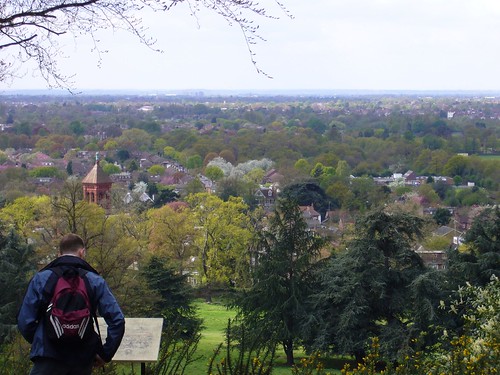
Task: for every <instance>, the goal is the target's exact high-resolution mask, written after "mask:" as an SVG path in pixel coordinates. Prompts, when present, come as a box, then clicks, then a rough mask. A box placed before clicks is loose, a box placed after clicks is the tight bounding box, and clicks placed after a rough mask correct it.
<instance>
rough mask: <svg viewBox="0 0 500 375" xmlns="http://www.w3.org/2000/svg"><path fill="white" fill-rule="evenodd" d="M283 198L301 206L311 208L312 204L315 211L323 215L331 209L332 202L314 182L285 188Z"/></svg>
mask: <svg viewBox="0 0 500 375" xmlns="http://www.w3.org/2000/svg"><path fill="white" fill-rule="evenodd" d="M282 196H283V197H284V198H285V199H288V200H293V201H295V202H297V203H298V205H299V206H310V205H311V204H312V205H314V209H316V210H317V211H318V212H321V213H323V214H324V213H325V212H326V211H327V210H328V209H329V208H331V202H330V200H329V198H328V196H327V195H326V193H325V191H324V190H323V189H322V188H321V187H320V186H319V185H317V184H316V183H312V182H306V183H297V184H291V185H288V186H285V188H284V189H283V192H282Z"/></svg>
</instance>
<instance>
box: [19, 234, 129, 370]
mask: <svg viewBox="0 0 500 375" xmlns="http://www.w3.org/2000/svg"><path fill="white" fill-rule="evenodd" d="M85 251H86V250H85V245H84V243H83V240H82V239H81V238H80V237H79V236H77V235H75V234H68V235H66V236H64V237H63V238H62V239H61V241H60V243H59V257H58V258H56V259H55V260H54V261H52V262H51V263H50V264H48V265H47V266H46V267H45V268H43V269H42V270H41V271H40V272H38V273H37V274H36V275H35V276H34V277H33V279H32V280H31V281H30V283H29V286H28V290H27V292H26V295H25V297H24V300H23V304H22V306H21V309H20V311H19V314H18V328H19V330H20V332H21V334H22V335H23V336H24V338H25V339H26V340H27V341H28V342H29V343H30V344H31V354H30V358H31V360H32V361H33V368H32V370H31V373H30V374H31V375H49V374H50V375H90V374H91V372H92V368H93V367H94V366H102V365H104V363H105V362H109V361H111V359H112V358H113V356H114V355H115V353H116V351H117V350H118V347H119V346H120V342H121V340H122V337H123V334H124V333H125V318H124V316H123V313H122V311H121V309H120V307H119V306H118V303H117V301H116V299H115V297H114V296H113V294H112V293H111V291H110V290H109V287H108V285H107V283H106V281H105V280H104V279H103V278H102V277H101V276H99V274H98V273H97V271H96V270H94V269H93V268H92V267H91V266H90V265H89V264H88V263H87V262H86V261H85V260H84V258H85ZM56 270H57V272H58V273H60V272H75V270H76V273H77V274H83V276H82V279H86V281H85V285H86V286H87V287H86V290H87V292H88V294H89V296H88V299H89V303H90V305H91V306H93V311H92V315H93V316H94V317H95V316H96V314H95V312H96V309H97V311H98V312H99V314H100V316H102V317H103V318H104V320H105V321H106V324H107V326H108V328H107V336H106V342H105V343H104V345H103V344H102V343H101V339H100V337H99V335H98V334H97V333H96V332H95V331H94V330H91V333H90V335H89V336H90V337H89V338H88V339H86V341H85V342H84V343H82V342H78V343H75V344H73V343H72V344H71V345H61V344H60V343H58V342H55V341H54V340H53V339H51V338H49V337H48V336H49V335H48V334H47V332H46V331H47V330H48V329H47V326H46V325H45V324H44V319H46V316H45V311H46V310H47V308H48V307H49V303H50V301H51V298H52V295H53V293H54V289H55V285H56V282H57V279H58V278H59V277H62V276H60V275H58V274H57V273H56ZM82 270H83V271H82ZM92 320H95V319H92Z"/></svg>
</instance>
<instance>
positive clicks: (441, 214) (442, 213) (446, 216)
mask: <svg viewBox="0 0 500 375" xmlns="http://www.w3.org/2000/svg"><path fill="white" fill-rule="evenodd" d="M433 218H434V221H435V222H436V224H437V225H447V224H448V223H449V222H450V220H451V212H450V210H449V209H447V208H441V207H440V208H438V209H437V210H436V212H435V213H434V215H433Z"/></svg>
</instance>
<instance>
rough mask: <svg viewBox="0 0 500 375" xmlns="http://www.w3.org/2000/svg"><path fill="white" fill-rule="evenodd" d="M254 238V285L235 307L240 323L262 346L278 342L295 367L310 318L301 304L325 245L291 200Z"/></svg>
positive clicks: (282, 204)
mask: <svg viewBox="0 0 500 375" xmlns="http://www.w3.org/2000/svg"><path fill="white" fill-rule="evenodd" d="M258 235H259V246H258V250H257V252H255V253H254V254H252V258H253V263H255V266H254V270H253V272H252V278H253V285H252V286H251V287H250V288H249V289H248V290H246V291H245V292H244V294H243V295H242V296H241V297H239V298H237V299H236V301H235V305H236V306H237V308H238V309H239V316H240V317H241V319H242V321H243V324H244V325H245V326H246V327H248V328H249V330H251V332H252V333H253V334H255V335H260V336H261V340H262V343H265V342H276V343H280V344H282V345H283V348H284V350H285V353H286V355H287V364H288V365H293V362H294V358H293V350H294V347H295V345H296V343H297V342H299V341H300V337H301V328H302V327H303V325H304V323H305V321H307V320H308V319H309V316H310V312H309V311H308V310H307V305H306V304H305V301H306V300H307V299H308V297H309V296H310V294H311V293H312V292H313V288H314V278H313V275H314V273H313V269H314V265H315V263H316V261H317V260H318V257H319V254H320V251H321V249H322V247H323V246H324V244H325V241H324V239H323V238H320V237H318V236H317V235H315V234H314V233H313V232H310V231H309V230H308V228H307V224H306V223H305V221H304V219H303V217H302V213H301V211H300V209H299V207H298V205H297V203H296V201H293V200H281V201H279V203H278V205H277V206H276V208H275V211H274V212H273V215H272V217H271V218H270V220H269V225H268V227H267V228H266V229H264V230H263V231H261V232H260V233H258Z"/></svg>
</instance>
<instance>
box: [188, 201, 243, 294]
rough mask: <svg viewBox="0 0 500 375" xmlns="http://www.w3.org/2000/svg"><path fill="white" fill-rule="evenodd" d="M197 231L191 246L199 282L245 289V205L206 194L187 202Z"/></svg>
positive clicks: (209, 285)
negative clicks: (197, 269) (194, 250)
mask: <svg viewBox="0 0 500 375" xmlns="http://www.w3.org/2000/svg"><path fill="white" fill-rule="evenodd" d="M187 201H188V203H189V206H190V208H191V210H192V212H193V214H194V218H195V227H196V228H198V230H197V233H196V236H195V238H194V241H193V244H194V245H195V246H196V247H197V249H198V250H197V253H198V257H197V259H198V262H199V263H198V264H199V267H200V275H201V276H202V281H203V282H204V283H206V284H207V286H208V287H209V288H210V287H211V286H213V285H215V284H217V285H222V286H225V287H230V286H235V285H238V286H244V285H246V284H247V282H248V268H249V265H250V259H249V256H248V254H247V253H246V251H245V250H246V248H247V247H248V243H249V240H250V236H251V233H250V228H249V221H248V220H249V219H248V216H247V210H248V207H247V205H246V204H245V203H244V202H243V201H242V199H241V198H236V197H230V198H229V199H228V200H227V201H223V200H222V199H220V198H218V197H217V196H214V195H211V194H208V193H199V194H194V195H191V196H189V197H188V199H187Z"/></svg>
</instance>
